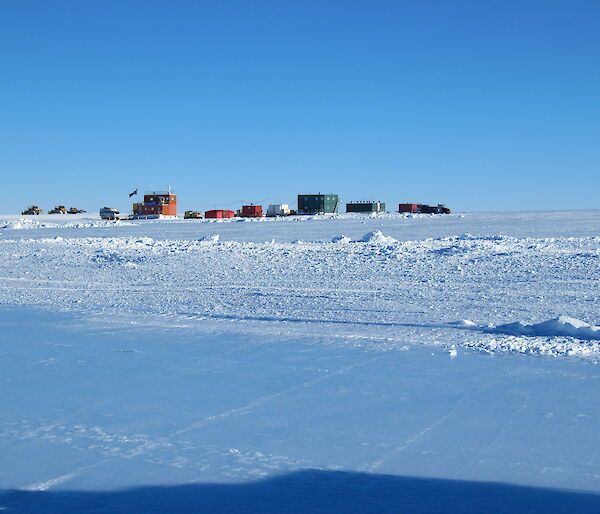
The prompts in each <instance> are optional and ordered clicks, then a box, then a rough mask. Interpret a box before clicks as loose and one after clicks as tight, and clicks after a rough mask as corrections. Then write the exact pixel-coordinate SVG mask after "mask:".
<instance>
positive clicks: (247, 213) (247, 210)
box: [240, 205, 263, 218]
mask: <svg viewBox="0 0 600 514" xmlns="http://www.w3.org/2000/svg"><path fill="white" fill-rule="evenodd" d="M240 216H242V217H243V218H262V216H263V208H262V205H244V206H242V211H241V213H240Z"/></svg>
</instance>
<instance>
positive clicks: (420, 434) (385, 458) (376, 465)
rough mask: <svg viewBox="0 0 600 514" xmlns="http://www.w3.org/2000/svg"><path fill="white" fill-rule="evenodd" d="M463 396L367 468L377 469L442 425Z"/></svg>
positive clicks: (369, 469)
mask: <svg viewBox="0 0 600 514" xmlns="http://www.w3.org/2000/svg"><path fill="white" fill-rule="evenodd" d="M463 398H464V395H463V396H461V397H460V398H459V399H458V400H457V401H456V402H455V403H454V406H453V407H452V408H451V409H450V410H449V411H448V412H447V413H446V414H444V415H443V416H442V417H440V418H438V419H437V420H436V421H434V422H433V423H432V424H431V425H428V426H426V427H425V428H424V429H423V430H421V431H420V432H418V433H416V434H415V435H413V436H412V437H409V438H408V439H407V440H406V441H404V444H402V445H401V446H396V447H394V448H392V449H391V450H389V451H388V452H386V453H385V454H384V455H383V456H382V457H381V458H379V459H378V460H376V461H375V462H373V463H371V464H370V465H369V466H367V468H366V470H367V471H369V472H374V471H377V470H378V469H379V468H380V467H381V466H382V465H383V464H384V463H385V462H386V461H388V460H390V459H391V458H392V457H394V456H395V455H397V454H398V453H400V452H401V451H404V450H405V449H406V448H408V447H409V446H410V445H411V444H413V443H414V442H416V441H418V440H419V439H420V438H421V437H423V436H424V435H426V434H427V433H429V432H431V431H432V430H434V429H436V428H437V427H439V426H440V425H442V424H443V423H445V422H446V420H447V419H448V418H449V417H450V416H452V414H454V412H455V411H456V409H458V407H459V405H460V404H461V403H462V400H463Z"/></svg>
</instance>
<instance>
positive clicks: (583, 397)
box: [0, 212, 600, 511]
mask: <svg viewBox="0 0 600 514" xmlns="http://www.w3.org/2000/svg"><path fill="white" fill-rule="evenodd" d="M9 221H11V220H9ZM12 221H15V223H14V224H13V225H11V227H10V228H6V227H5V228H4V229H0V327H1V328H2V330H0V383H1V384H2V400H1V403H0V462H2V463H7V462H8V463H10V465H0V488H5V489H11V488H17V489H19V490H21V491H30V492H31V494H34V493H35V494H38V493H39V492H40V491H50V492H53V491H65V490H69V489H70V490H79V491H82V492H84V493H85V492H86V491H87V492H89V491H97V490H102V491H110V490H114V489H116V488H123V487H130V486H139V485H143V486H150V487H152V486H167V485H169V486H176V485H181V484H211V483H220V484H251V483H254V481H256V480H265V479H269V480H271V479H273V477H278V476H280V475H281V474H286V473H293V472H300V471H301V470H308V469H310V470H319V471H320V472H322V473H325V474H327V473H330V472H334V471H335V472H337V471H340V470H343V471H352V472H358V473H363V474H366V475H364V476H367V475H368V476H369V477H372V478H373V480H380V478H377V477H380V475H381V474H383V475H395V476H396V477H398V478H399V476H400V475H402V476H404V477H409V478H410V477H429V478H432V477H435V478H439V479H447V480H470V481H481V480H484V481H492V482H504V483H507V484H523V485H531V486H542V487H552V488H556V489H565V488H567V489H577V490H587V491H600V465H599V462H600V444H599V443H600V440H599V439H598V434H599V433H600V432H599V430H598V420H599V419H600V410H599V404H598V401H597V398H598V394H599V393H600V382H599V378H598V373H597V368H596V366H597V362H598V361H599V360H600V339H599V338H598V334H599V330H598V326H596V325H598V323H599V322H600V318H599V314H598V301H599V300H600V298H599V296H600V288H599V287H598V285H599V279H600V267H599V266H598V264H599V263H600V237H598V234H599V233H600V212H597V213H594V212H592V213H562V214H560V215H558V214H552V215H546V216H540V215H539V214H537V213H535V214H527V213H508V214H502V215H500V214H497V215H491V214H477V215H475V214H472V215H465V216H464V217H460V216H448V217H441V216H426V217H402V216H376V217H371V216H362V217H360V216H349V217H345V216H336V217H329V218H327V217H315V218H314V219H309V218H307V219H298V220H290V219H285V220H276V221H272V220H264V221H253V222H244V223H239V222H237V221H228V222H223V223H212V222H191V223H187V222H183V221H157V222H135V223H131V224H130V225H122V224H95V223H96V222H97V220H96V221H94V220H91V219H90V218H89V217H88V218H85V217H81V219H75V218H73V219H67V218H65V220H64V224H63V225H60V224H59V223H58V221H57V222H56V226H50V225H44V226H41V225H40V226H35V227H29V228H25V227H22V228H18V226H17V224H16V222H17V221H18V220H16V219H15V220H12ZM40 223H46V221H45V220H43V219H42V220H40ZM69 223H74V224H78V225H77V226H75V225H68V224H69ZM59 225H60V226H59ZM284 476H288V475H284ZM289 476H290V477H292V478H290V480H291V481H292V482H293V481H294V480H298V479H297V478H294V477H298V476H302V474H301V473H300V475H296V474H292V475H289ZM361 476H363V475H361ZM469 484H471V485H469V486H468V487H467V489H465V491H469V490H471V489H469V487H473V485H472V484H473V482H469ZM540 494H541V495H542V497H546V496H544V494H545V493H544V492H543V491H542V492H541V493H540ZM459 495H460V494H459ZM17 496H18V495H17ZM17 496H15V498H17ZM2 498H3V496H2V495H0V507H4V506H7V508H9V507H10V508H12V506H13V505H16V504H13V503H10V504H9V503H3V501H4V500H3V499H2ZM18 498H34V499H33V500H32V501H34V503H35V501H38V500H35V498H40V497H39V496H31V497H28V496H18ZM54 498H57V500H56V501H58V502H60V498H61V497H60V496H55V497H54ZM7 501H8V500H7ZM15 501H17V500H15ZM18 501H21V500H18ZM22 501H25V502H27V501H28V500H26V499H25V500H22ZM40 501H41V500H40ZM371 501H372V502H373V503H372V504H374V505H383V507H386V505H385V504H378V501H380V499H378V498H372V500H371ZM502 501H503V500H502ZM502 501H500V504H499V505H500V506H501V507H502V506H504V507H503V508H505V507H506V505H505V504H503V503H502ZM40 504H41V503H40ZM242 504H243V502H242ZM24 505H26V506H27V505H28V504H27V503H25V504H24ZM36 505H37V504H36ZM387 507H389V505H387ZM17 510H18V509H17ZM23 510H25V511H27V509H26V508H23ZM60 510H61V509H60V506H59V507H58V510H57V511H60ZM382 510H383V511H385V509H382ZM390 510H392V511H397V510H395V509H391V508H390ZM505 510H507V508H505ZM67 511H68V510H67Z"/></svg>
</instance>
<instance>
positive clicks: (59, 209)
mask: <svg viewBox="0 0 600 514" xmlns="http://www.w3.org/2000/svg"><path fill="white" fill-rule="evenodd" d="M48 214H67V208H66V207H65V206H64V205H57V206H56V207H54V209H52V210H51V211H48Z"/></svg>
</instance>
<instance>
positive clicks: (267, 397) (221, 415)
mask: <svg viewBox="0 0 600 514" xmlns="http://www.w3.org/2000/svg"><path fill="white" fill-rule="evenodd" d="M381 358H382V357H374V358H372V359H368V360H366V361H363V362H361V363H360V364H352V365H350V366H345V367H343V368H341V369H338V370H336V371H334V372H333V373H328V374H327V375H324V376H321V377H318V378H315V379H313V380H308V381H306V382H302V383H300V384H296V385H293V386H291V387H288V388H287V389H284V390H283V391H278V392H276V393H271V394H267V395H264V396H259V397H258V398H256V399H254V400H252V401H251V402H249V403H247V404H246V405H243V406H241V407H237V408H235V409H230V410H227V411H224V412H220V413H219V414H214V415H212V416H207V417H205V418H204V419H202V420H201V421H198V422H196V423H193V424H191V425H188V426H187V427H185V428H182V429H180V430H177V431H175V432H172V433H171V434H170V435H169V437H172V436H175V435H180V434H184V433H186V432H189V431H190V430H194V429H196V428H201V427H203V426H206V425H208V424H210V423H212V422H214V421H218V420H221V419H225V418H228V417H230V416H235V415H238V414H245V413H247V412H250V411H251V410H252V409H254V408H255V407H258V406H259V405H263V404H265V403H268V402H269V401H271V400H274V399H276V398H279V397H281V396H284V395H286V394H288V393H290V392H292V391H296V390H299V389H302V388H306V387H310V386H313V385H314V384H318V383H319V382H323V381H325V380H327V379H329V378H332V377H335V376H338V375H343V374H345V373H348V372H349V371H352V370H355V369H357V368H361V367H363V366H366V365H367V364H371V363H372V362H375V361H377V360H380V359H381Z"/></svg>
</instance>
